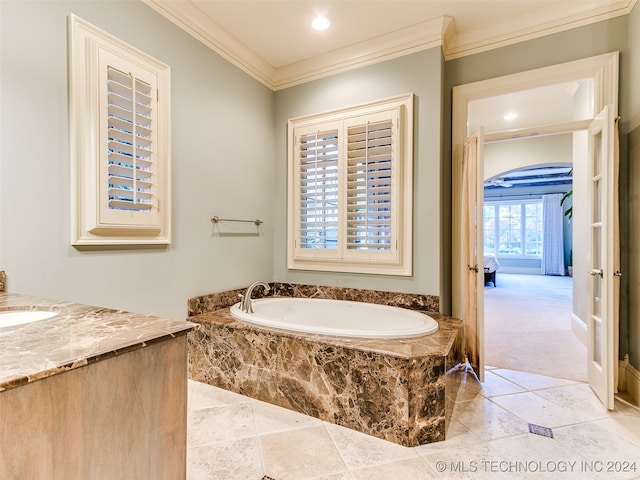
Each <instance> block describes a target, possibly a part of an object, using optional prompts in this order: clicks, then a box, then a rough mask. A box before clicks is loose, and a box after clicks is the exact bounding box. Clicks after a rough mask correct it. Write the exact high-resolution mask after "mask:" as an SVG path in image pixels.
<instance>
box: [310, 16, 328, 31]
mask: <svg viewBox="0 0 640 480" xmlns="http://www.w3.org/2000/svg"><path fill="white" fill-rule="evenodd" d="M329 25H331V22H330V21H329V19H328V18H327V17H323V16H322V15H318V16H317V17H316V18H315V19H314V20H313V22H311V26H312V27H313V28H315V29H316V30H320V31H322V30H326V29H327V28H329Z"/></svg>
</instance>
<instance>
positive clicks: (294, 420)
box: [252, 400, 322, 435]
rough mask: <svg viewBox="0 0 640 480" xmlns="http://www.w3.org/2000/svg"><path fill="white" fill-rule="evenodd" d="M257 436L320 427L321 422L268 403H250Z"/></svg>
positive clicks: (255, 401) (254, 401)
mask: <svg viewBox="0 0 640 480" xmlns="http://www.w3.org/2000/svg"><path fill="white" fill-rule="evenodd" d="M252 405H253V415H254V419H255V422H256V431H257V433H258V435H266V434H269V433H276V432H284V431H287V430H295V429H297V428H304V427H310V426H319V425H322V420H320V419H318V418H314V417H311V416H309V415H304V414H302V413H298V412H294V411H293V410H289V409H286V408H282V407H278V406H276V405H271V404H270V403H265V402H260V401H258V400H253V401H252Z"/></svg>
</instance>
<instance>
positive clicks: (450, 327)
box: [189, 307, 462, 358]
mask: <svg viewBox="0 0 640 480" xmlns="http://www.w3.org/2000/svg"><path fill="white" fill-rule="evenodd" d="M428 315H429V316H430V317H432V318H433V319H435V320H436V321H437V322H438V325H439V328H438V330H437V331H436V332H434V333H431V334H429V335H423V336H420V337H413V338H397V339H394V338H387V339H375V338H373V339H370V338H356V337H339V336H329V335H317V334H306V333H300V332H291V331H287V330H276V329H273V328H268V327H262V326H260V325H254V324H251V323H248V322H243V321H241V320H236V319H235V318H233V317H232V316H231V313H230V312H229V308H228V307H227V308H221V309H218V310H214V311H212V312H206V313H200V314H198V315H194V316H191V317H189V320H190V321H192V322H194V323H197V324H214V325H221V326H226V327H229V328H239V329H244V330H247V331H258V332H267V333H274V332H277V335H279V336H284V337H289V338H297V339H300V340H302V341H308V342H312V343H321V344H326V345H331V346H339V347H346V348H352V349H356V350H361V351H364V352H377V353H380V354H383V355H390V356H394V357H399V358H412V357H420V356H424V355H446V354H447V352H449V350H450V349H451V346H452V345H453V342H454V341H455V338H456V334H457V331H458V330H459V329H460V328H462V322H461V321H460V320H458V319H455V318H452V317H448V316H446V315H441V314H439V313H434V312H428Z"/></svg>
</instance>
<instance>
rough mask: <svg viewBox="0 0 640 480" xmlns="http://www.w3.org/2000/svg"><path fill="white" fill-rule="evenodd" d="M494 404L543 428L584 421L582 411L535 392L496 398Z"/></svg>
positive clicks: (493, 399)
mask: <svg viewBox="0 0 640 480" xmlns="http://www.w3.org/2000/svg"><path fill="white" fill-rule="evenodd" d="M491 401H492V402H495V403H496V404H498V405H500V406H501V407H502V408H504V409H505V410H508V411H509V412H511V413H513V414H514V415H516V416H518V417H519V418H521V419H522V420H523V421H525V422H526V423H533V424H535V425H540V426H542V427H548V428H556V427H561V426H565V425H572V424H574V423H580V422H582V420H583V417H582V413H581V411H580V410H573V409H571V408H569V407H561V406H559V405H556V404H555V403H553V402H550V401H549V400H547V399H545V398H542V397H540V396H539V395H536V394H535V393H534V392H527V393H516V394H514V395H504V396H502V397H494V398H492V399H491Z"/></svg>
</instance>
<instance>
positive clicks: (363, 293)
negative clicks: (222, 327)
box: [188, 282, 440, 316]
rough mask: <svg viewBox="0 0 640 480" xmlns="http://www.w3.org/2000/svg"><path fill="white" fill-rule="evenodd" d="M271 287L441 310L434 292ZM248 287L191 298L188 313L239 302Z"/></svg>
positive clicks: (277, 291)
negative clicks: (429, 293) (416, 292)
mask: <svg viewBox="0 0 640 480" xmlns="http://www.w3.org/2000/svg"><path fill="white" fill-rule="evenodd" d="M269 286H270V287H271V290H270V291H269V293H268V296H280V297H299V298H327V299H331V300H350V301H354V302H367V303H375V304H378V305H389V306H392V307H401V308H408V309H410V310H418V311H421V312H438V311H439V310H440V305H439V298H438V297H437V296H435V295H423V294H415V293H402V292H384V291H379V290H363V289H358V288H345V287H325V286H320V285H301V284H292V283H279V282H274V283H270V284H269ZM245 290H246V288H241V289H236V290H227V291H225V292H218V293H212V294H209V295H202V296H199V297H192V298H190V299H189V300H188V314H189V316H193V315H199V314H201V313H207V312H213V311H215V310H218V309H221V308H224V307H230V306H231V305H233V304H235V303H237V302H239V295H242V294H244V292H245ZM263 296H265V292H264V290H263V289H262V288H256V289H255V290H254V292H253V295H252V298H262V297H263Z"/></svg>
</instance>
